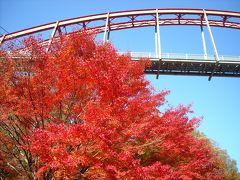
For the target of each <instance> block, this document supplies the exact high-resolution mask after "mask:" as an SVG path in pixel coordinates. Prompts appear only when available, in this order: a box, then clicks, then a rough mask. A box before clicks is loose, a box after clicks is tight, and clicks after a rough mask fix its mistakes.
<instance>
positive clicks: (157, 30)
mask: <svg viewBox="0 0 240 180" xmlns="http://www.w3.org/2000/svg"><path fill="white" fill-rule="evenodd" d="M155 21H156V23H155V52H156V58H158V60H159V61H158V71H157V77H156V78H157V79H158V76H159V70H160V63H161V62H160V61H161V60H162V51H161V41H160V28H159V15H158V9H156V19H155Z"/></svg>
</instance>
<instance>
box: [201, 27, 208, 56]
mask: <svg viewBox="0 0 240 180" xmlns="http://www.w3.org/2000/svg"><path fill="white" fill-rule="evenodd" d="M200 27H201V36H202V44H203V52H204V59H205V60H206V59H207V48H206V41H205V36H204V31H203V27H202V25H201V26H200Z"/></svg>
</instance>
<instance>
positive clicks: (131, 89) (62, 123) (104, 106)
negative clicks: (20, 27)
mask: <svg viewBox="0 0 240 180" xmlns="http://www.w3.org/2000/svg"><path fill="white" fill-rule="evenodd" d="M1 54H2V55H1V56H2V57H4V58H2V59H1V61H0V132H1V134H0V136H1V139H0V146H1V147H0V167H1V172H0V173H2V174H4V175H5V177H7V176H9V177H10V175H12V176H13V177H18V178H25V177H27V178H28V179H33V178H36V177H38V178H44V179H51V178H52V177H54V178H56V179H61V178H64V179H74V178H75V179H186V180H187V179H222V178H223V172H222V170H221V169H219V167H218V166H217V164H216V162H217V160H216V159H217V157H216V155H215V154H214V153H213V151H212V150H211V147H210V145H209V143H208V141H207V140H205V139H199V138H196V137H195V136H194V132H195V130H196V127H197V126H198V125H199V121H200V120H199V119H198V118H193V119H190V118H189V117H188V113H191V110H190V108H189V107H185V106H182V105H180V106H178V107H177V108H169V109H166V110H165V111H160V108H159V107H160V106H162V105H163V104H164V102H165V95H166V94H168V91H162V92H160V93H156V92H155V91H154V90H153V88H152V87H151V85H150V84H149V82H148V81H147V80H146V79H145V78H144V69H145V67H146V66H150V62H149V61H147V60H141V61H138V62H133V61H131V58H130V56H129V55H128V54H126V55H119V54H118V53H117V51H116V49H115V48H113V46H112V45H111V44H110V43H107V44H103V43H95V42H94V36H93V35H91V34H88V33H86V32H81V33H74V34H72V35H69V36H66V37H64V36H63V37H61V38H60V39H58V40H57V41H56V42H53V44H52V46H51V49H50V50H49V51H48V52H46V51H45V49H44V47H42V46H41V45H40V43H39V42H38V40H36V39H34V38H32V37H30V38H28V39H26V40H25V41H24V43H23V48H22V50H20V51H19V49H18V50H11V55H9V54H8V53H6V52H4V51H3V52H2V53H1ZM19 55H21V57H19Z"/></svg>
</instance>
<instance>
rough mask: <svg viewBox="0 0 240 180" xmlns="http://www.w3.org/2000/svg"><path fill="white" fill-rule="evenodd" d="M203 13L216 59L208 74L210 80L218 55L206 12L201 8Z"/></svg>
mask: <svg viewBox="0 0 240 180" xmlns="http://www.w3.org/2000/svg"><path fill="white" fill-rule="evenodd" d="M203 14H204V19H205V22H206V25H207V28H208V32H209V36H210V39H211V43H212V47H213V50H214V56H215V60H216V63H215V65H214V68H213V71H212V73H211V74H210V76H209V78H208V80H209V81H211V79H212V76H213V74H214V72H215V70H216V67H217V65H218V63H219V56H218V51H217V47H216V44H215V41H214V38H213V35H212V31H211V28H210V25H209V22H208V18H207V13H206V11H205V10H204V9H203Z"/></svg>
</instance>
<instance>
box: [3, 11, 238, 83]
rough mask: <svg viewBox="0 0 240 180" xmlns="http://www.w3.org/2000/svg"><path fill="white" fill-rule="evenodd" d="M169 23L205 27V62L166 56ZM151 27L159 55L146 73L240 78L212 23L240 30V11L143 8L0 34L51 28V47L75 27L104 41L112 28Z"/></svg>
mask: <svg viewBox="0 0 240 180" xmlns="http://www.w3.org/2000/svg"><path fill="white" fill-rule="evenodd" d="M168 25H194V26H200V27H201V35H202V43H203V51H204V57H203V59H202V60H201V61H196V60H192V62H190V61H189V60H188V61H186V60H185V61H183V60H181V59H180V58H175V59H168V60H167V59H166V58H165V59H164V58H162V52H161V40H160V27H159V26H168ZM147 26H154V27H155V54H156V56H155V59H154V61H153V67H152V69H151V70H146V73H154V74H156V75H157V78H158V76H159V74H182V75H205V76H209V80H211V78H212V76H231V77H239V66H240V61H234V62H233V63H229V62H227V63H223V62H222V61H220V58H219V55H218V51H217V47H216V44H215V42H214V38H213V34H212V31H211V26H215V27H224V28H234V29H240V12H231V11H219V10H204V9H143V10H132V11H120V12H110V13H104V14H95V15H90V16H83V17H77V18H72V19H67V20H60V21H57V22H52V23H48V24H43V25H40V26H36V27H32V28H28V29H24V30H20V31H17V32H13V33H9V34H5V35H3V36H0V45H1V44H2V43H4V42H6V41H9V40H13V39H17V38H21V37H24V36H27V35H33V34H36V33H44V32H47V31H50V34H49V35H48V36H47V38H46V39H44V41H43V44H44V45H46V46H47V50H48V49H49V48H50V47H51V43H52V41H53V39H54V38H56V37H58V36H59V35H60V34H71V33H74V31H73V29H78V31H80V30H83V29H84V30H89V31H94V32H96V33H104V34H103V41H104V42H107V41H108V40H109V37H110V32H111V31H115V30H122V29H128V28H139V27H147ZM203 26H207V29H208V33H209V37H210V39H211V44H212V48H213V50H214V56H215V60H214V61H212V60H211V61H208V58H207V57H208V55H207V51H206V43H205V36H204V32H203V28H202V27H203ZM73 27H74V28H73ZM223 74H224V75H223Z"/></svg>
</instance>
